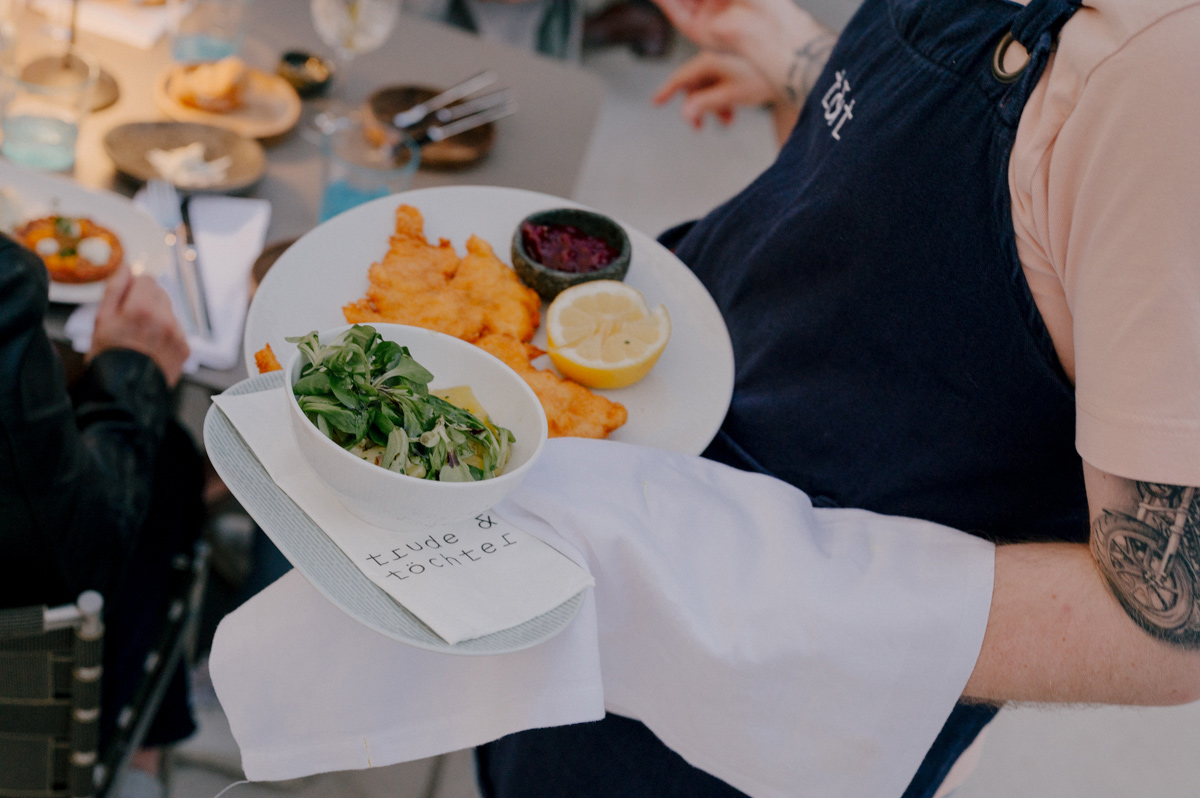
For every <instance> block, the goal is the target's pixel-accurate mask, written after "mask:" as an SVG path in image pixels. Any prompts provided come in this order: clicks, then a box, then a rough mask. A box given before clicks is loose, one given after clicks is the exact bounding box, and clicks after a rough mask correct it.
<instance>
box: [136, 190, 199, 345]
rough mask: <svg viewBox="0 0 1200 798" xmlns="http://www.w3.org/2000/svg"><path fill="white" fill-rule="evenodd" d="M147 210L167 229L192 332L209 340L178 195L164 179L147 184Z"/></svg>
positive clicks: (192, 255) (193, 257)
mask: <svg viewBox="0 0 1200 798" xmlns="http://www.w3.org/2000/svg"><path fill="white" fill-rule="evenodd" d="M145 201H146V208H147V210H149V212H150V215H151V216H153V217H154V218H155V220H156V221H157V222H158V223H159V225H160V226H162V227H163V228H165V229H166V240H167V246H169V247H171V249H172V251H173V252H174V254H175V258H174V260H175V278H176V279H177V280H178V282H179V285H180V286H181V287H182V289H183V293H184V299H185V300H186V302H185V305H186V307H187V312H188V315H189V316H190V319H189V321H190V322H191V328H192V330H193V331H196V332H198V333H199V334H201V335H203V336H205V337H208V336H209V335H210V334H211V331H210V330H209V328H208V314H207V312H206V310H207V309H206V307H205V304H204V297H203V295H202V294H201V291H202V290H203V289H202V287H201V284H200V280H199V274H198V273H197V271H196V270H197V263H196V251H195V249H193V248H191V247H189V246H188V243H187V231H186V230H185V228H184V223H183V214H182V212H181V211H180V203H179V193H178V192H177V191H176V190H175V186H174V185H172V184H171V183H168V182H167V181H165V180H157V179H156V180H149V181H147V183H146V198H145Z"/></svg>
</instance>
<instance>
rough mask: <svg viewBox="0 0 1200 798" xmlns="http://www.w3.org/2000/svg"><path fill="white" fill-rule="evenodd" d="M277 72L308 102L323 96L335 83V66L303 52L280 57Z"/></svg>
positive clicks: (297, 51)
mask: <svg viewBox="0 0 1200 798" xmlns="http://www.w3.org/2000/svg"><path fill="white" fill-rule="evenodd" d="M275 71H276V72H278V73H279V77H281V78H283V79H284V80H286V81H287V82H288V83H290V84H292V88H294V89H295V90H296V93H297V94H299V95H300V96H301V97H302V98H304V99H306V100H307V99H310V98H312V97H319V96H321V95H322V94H324V93H325V92H326V91H328V89H329V86H330V84H332V83H333V65H332V64H330V63H329V62H328V61H326V60H325V59H324V58H321V57H320V56H316V55H313V54H312V53H306V52H304V51H303V50H289V51H288V52H286V53H284V54H283V55H282V56H280V57H279V66H278V67H276V70H275Z"/></svg>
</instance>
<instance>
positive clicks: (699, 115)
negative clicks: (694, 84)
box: [680, 82, 738, 125]
mask: <svg viewBox="0 0 1200 798" xmlns="http://www.w3.org/2000/svg"><path fill="white" fill-rule="evenodd" d="M737 104H738V88H737V86H734V85H732V84H730V83H728V82H723V83H716V84H713V85H711V86H708V87H706V88H703V89H698V90H696V91H694V92H692V93H690V94H689V95H688V98H687V99H686V100H684V102H683V107H682V108H681V109H680V113H681V114H683V117H684V118H685V119H687V120H688V121H690V122H691V123H692V124H693V125H694V124H696V122H697V121H698V120H700V119H703V118H704V115H705V114H713V115H715V116H716V117H717V118H719V119H721V120H722V121H725V120H726V118H728V119H729V120H732V118H733V109H734V108H735V107H736V106H737Z"/></svg>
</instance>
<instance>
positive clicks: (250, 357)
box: [243, 186, 733, 454]
mask: <svg viewBox="0 0 1200 798" xmlns="http://www.w3.org/2000/svg"><path fill="white" fill-rule="evenodd" d="M555 208H567V209H579V210H584V211H587V210H589V209H587V208H584V207H583V206H581V205H579V204H578V203H573V202H570V201H569V200H564V199H562V198H560V197H554V196H551V195H547V194H540V193H536V192H531V191H523V190H519V189H510V188H499V187H485V186H446V187H439V188H430V189H420V190H415V191H409V192H404V193H402V194H396V195H393V196H390V197H383V198H380V199H378V200H374V201H372V202H369V203H366V204H364V205H360V206H359V207H357V208H354V209H351V210H349V211H347V212H345V213H343V214H340V215H339V216H335V217H334V218H332V219H330V220H329V221H327V222H325V223H324V224H321V225H320V226H318V227H317V228H315V229H314V230H312V231H310V232H309V233H308V234H306V235H305V236H303V237H302V238H300V239H299V240H298V241H297V242H296V243H295V244H293V245H292V246H291V247H289V248H288V249H287V251H285V252H284V253H283V255H281V256H280V258H279V260H278V261H276V263H275V264H274V265H273V266H272V268H271V270H270V271H269V272H267V274H266V276H265V277H264V278H263V280H262V283H261V284H260V285H259V287H258V290H257V291H256V292H255V295H254V299H253V301H252V302H251V305H250V310H249V314H248V316H247V319H246V329H245V337H244V339H243V351H244V355H245V358H246V364H247V368H248V370H249V371H250V373H252V374H254V373H259V372H260V371H264V370H268V369H271V368H277V367H278V363H280V362H282V363H286V362H288V360H289V358H290V357H291V355H292V353H293V352H294V351H295V345H294V344H292V343H289V342H288V341H287V340H286V339H287V338H289V337H294V336H297V335H303V334H306V333H307V332H309V331H310V330H314V329H329V328H333V327H335V326H337V325H344V324H347V323H351V324H353V323H363V324H375V323H400V324H409V325H412V326H418V327H426V328H428V329H435V330H437V331H439V332H443V333H447V334H450V335H453V336H455V337H458V338H461V339H463V340H466V341H469V342H471V343H474V344H476V345H477V346H479V347H480V348H482V349H484V350H486V351H488V352H489V353H491V354H492V355H494V356H496V357H498V358H499V359H500V360H502V361H504V362H505V363H507V364H508V365H509V366H510V367H512V368H513V369H514V370H515V371H516V372H517V373H518V374H519V375H521V377H522V378H524V379H525V380H526V382H527V383H528V384H529V385H530V387H531V388H532V389H533V390H534V393H535V394H537V396H538V398H539V400H541V402H542V405H543V407H544V408H545V410H546V415H547V420H548V423H549V428H550V435H551V436H552V437H555V436H578V437H598V438H599V437H609V438H611V439H613V440H618V441H626V442H629V443H636V444H641V445H646V446H655V447H658V448H663V449H669V450H672V451H679V452H685V453H690V454H699V453H700V452H702V451H703V450H704V449H705V447H707V445H708V443H709V442H710V441H711V440H712V438H713V436H714V435H715V434H716V431H717V429H718V428H719V427H720V424H721V421H722V420H723V419H724V417H725V412H726V411H727V409H728V407H729V401H730V398H731V396H732V392H733V349H732V346H731V344H730V340H729V333H728V330H727V329H726V327H725V323H724V321H723V320H722V318H721V314H720V311H719V310H718V309H717V306H716V304H715V303H714V302H713V300H712V297H710V296H709V294H708V292H707V290H705V288H704V286H703V285H702V284H701V283H700V281H699V280H698V279H697V278H696V277H695V275H693V274H692V272H691V271H690V270H689V269H688V268H687V267H686V266H685V265H684V264H683V263H682V262H681V261H679V259H678V258H676V257H675V256H674V255H673V254H672V253H671V252H670V251H668V250H667V249H665V248H664V247H662V246H661V245H659V244H658V243H657V242H656V241H654V239H652V238H650V237H649V236H646V235H645V234H643V233H640V232H638V231H637V230H635V229H634V228H632V227H630V226H628V225H620V227H621V229H622V230H623V231H624V233H625V234H626V235H627V237H628V241H629V246H630V258H629V266H628V271H627V273H626V274H625V275H624V279H623V281H615V280H595V281H591V282H587V281H579V283H578V284H576V285H571V286H570V287H568V288H567V289H566V290H565V291H563V292H562V293H561V294H558V295H557V296H556V297H555V298H554V300H553V302H551V303H547V302H545V301H543V299H542V298H541V297H539V296H538V293H537V292H536V291H535V290H534V289H533V288H530V287H529V286H527V285H525V284H524V283H522V282H521V281H520V279H519V278H518V277H517V274H516V272H514V271H513V270H512V255H511V253H512V248H513V244H514V238H519V237H520V235H521V234H520V230H521V226H522V222H523V221H525V220H526V218H527V217H530V216H531V215H532V214H535V213H537V212H540V211H546V210H550V209H555ZM535 218H536V217H535ZM563 230H574V231H575V232H576V233H580V236H579V237H578V238H579V240H582V242H583V243H585V244H587V243H588V236H587V235H586V234H585V233H583V231H580V230H577V229H576V228H575V227H574V226H571V225H564V226H562V228H561V229H560V228H555V229H553V230H550V232H551V233H561V232H563ZM543 232H545V231H543ZM546 240H550V241H552V242H553V241H557V240H558V239H556V238H555V237H554V236H553V235H551V236H549V237H548V238H547V239H546ZM593 243H594V242H593ZM556 246H557V244H556ZM547 328H550V332H549V334H548V333H547ZM568 372H569V373H570V376H571V377H573V379H571V378H567V377H565V376H564V374H565V373H568ZM585 383H586V384H585ZM615 386H622V387H615Z"/></svg>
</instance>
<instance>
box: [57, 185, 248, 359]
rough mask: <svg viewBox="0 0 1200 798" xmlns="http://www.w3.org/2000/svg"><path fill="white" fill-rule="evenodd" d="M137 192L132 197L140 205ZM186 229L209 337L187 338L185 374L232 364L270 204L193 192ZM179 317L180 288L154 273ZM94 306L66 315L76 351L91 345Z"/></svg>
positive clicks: (183, 315) (237, 354)
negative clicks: (190, 234) (201, 287)
mask: <svg viewBox="0 0 1200 798" xmlns="http://www.w3.org/2000/svg"><path fill="white" fill-rule="evenodd" d="M141 197H142V194H141V193H140V192H139V194H138V195H137V196H135V197H134V202H135V203H140V200H141ZM190 211H191V221H192V231H193V234H194V236H195V238H196V251H197V254H198V255H199V263H200V274H201V278H202V280H203V282H204V295H205V298H206V299H207V301H208V313H209V322H210V325H211V327H212V337H211V338H201V337H200V336H198V335H189V336H188V345H189V346H190V347H191V349H192V354H191V356H190V357H189V358H188V361H187V363H186V364H184V371H186V372H187V373H189V374H191V373H194V372H195V371H196V369H197V368H198V367H199V366H207V367H208V368H211V369H217V370H220V371H224V370H225V369H231V368H233V367H234V366H236V365H237V364H238V361H239V360H240V359H241V352H242V327H243V325H244V324H245V322H246V309H247V308H248V307H249V305H250V270H251V269H252V268H253V267H254V261H255V259H256V258H257V257H258V256H259V254H260V253H261V252H262V249H263V244H264V242H265V241H266V238H267V226H268V225H269V224H270V222H271V203H270V202H268V201H267V200H261V199H246V198H243V197H225V196H216V195H213V196H207V195H205V196H196V197H193V198H192V200H191V206H190ZM159 283H160V284H161V285H162V286H163V287H164V288H166V290H167V293H168V294H169V295H170V296H171V303H172V305H173V306H174V308H175V315H176V317H178V318H180V319H186V318H188V316H187V312H186V310H185V308H186V307H187V306H186V304H184V299H183V292H182V288H181V287H180V286H179V285H178V280H177V279H176V277H175V274H174V273H173V271H172V270H170V269H168V270H167V271H166V273H164V274H162V275H160V276H159ZM96 308H97V305H95V304H90V305H80V306H79V307H78V308H76V309H75V311H74V312H73V313H71V315H70V316H69V317H68V318H67V323H66V327H65V331H66V334H67V337H68V338H70V339H71V346H72V348H73V349H74V350H75V351H76V352H87V351H88V349H90V348H91V345H92V328H93V327H94V326H95V324H96Z"/></svg>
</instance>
